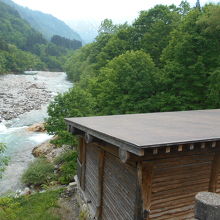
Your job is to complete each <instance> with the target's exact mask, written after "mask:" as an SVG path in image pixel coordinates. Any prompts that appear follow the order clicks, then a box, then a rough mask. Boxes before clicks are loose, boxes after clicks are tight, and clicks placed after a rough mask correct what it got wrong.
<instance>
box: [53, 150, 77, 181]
mask: <svg viewBox="0 0 220 220" xmlns="http://www.w3.org/2000/svg"><path fill="white" fill-rule="evenodd" d="M76 159H77V153H76V152H75V151H73V150H67V151H66V152H64V153H63V154H61V155H60V156H58V157H57V158H56V159H55V161H54V163H55V164H56V165H60V172H59V173H58V181H59V182H60V183H61V184H68V183H70V182H71V181H73V178H74V176H75V174H76Z"/></svg>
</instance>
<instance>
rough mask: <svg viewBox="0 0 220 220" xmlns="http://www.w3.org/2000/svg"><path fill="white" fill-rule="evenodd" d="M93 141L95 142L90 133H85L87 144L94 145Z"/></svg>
mask: <svg viewBox="0 0 220 220" xmlns="http://www.w3.org/2000/svg"><path fill="white" fill-rule="evenodd" d="M93 141H94V138H93V136H92V135H90V134H88V133H85V142H86V143H87V144H89V143H92V142H93Z"/></svg>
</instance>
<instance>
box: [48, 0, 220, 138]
mask: <svg viewBox="0 0 220 220" xmlns="http://www.w3.org/2000/svg"><path fill="white" fill-rule="evenodd" d="M219 28H220V5H213V4H209V5H206V6H204V7H202V8H195V7H194V8H190V7H189V4H188V3H187V2H186V1H183V2H182V3H181V5H180V6H178V7H177V6H175V5H170V6H165V5H157V6H155V7H154V8H151V9H149V10H147V11H142V12H140V15H139V16H138V17H137V19H136V20H135V22H134V23H133V24H132V25H128V24H124V25H114V24H113V23H112V21H111V20H105V21H104V22H103V23H102V27H101V29H100V30H99V36H98V37H97V38H96V41H95V42H94V43H91V44H88V45H86V46H84V47H82V48H81V49H80V50H77V51H76V52H75V53H74V54H73V55H72V56H71V57H70V58H69V60H68V61H67V63H66V71H67V74H68V76H69V78H70V79H72V80H73V81H74V88H72V90H70V91H69V92H68V93H66V94H64V95H60V96H58V97H57V98H56V99H55V101H54V102H53V103H51V105H50V106H49V109H48V112H49V116H50V117H49V119H48V121H47V126H48V128H47V129H48V130H49V131H50V132H51V133H55V134H59V135H60V136H62V137H63V140H67V139H68V138H67V135H66V133H65V129H66V126H65V123H64V120H63V118H64V117H74V116H88V115H112V114H129V113H145V112H161V111H177V110H194V109H208V108H220V53H219V51H220V41H219V39H220V31H219V30H220V29H219ZM61 109H65V110H63V111H62V110H61Z"/></svg>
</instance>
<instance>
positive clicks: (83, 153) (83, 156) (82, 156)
mask: <svg viewBox="0 0 220 220" xmlns="http://www.w3.org/2000/svg"><path fill="white" fill-rule="evenodd" d="M80 160H81V161H80V162H81V164H82V171H81V180H80V186H81V188H82V190H83V191H84V190H85V174H86V143H85V140H84V138H82V137H81V138H80Z"/></svg>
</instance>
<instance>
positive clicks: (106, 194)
mask: <svg viewBox="0 0 220 220" xmlns="http://www.w3.org/2000/svg"><path fill="white" fill-rule="evenodd" d="M104 167H105V168H104V181H103V210H102V219H103V220H125V219H126V220H134V207H135V193H134V192H135V190H136V179H137V173H136V169H134V168H133V167H132V166H130V165H129V164H127V163H126V164H124V163H122V162H121V161H120V159H119V158H118V157H115V156H113V155H112V154H110V153H108V152H106V153H105V163H104Z"/></svg>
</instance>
